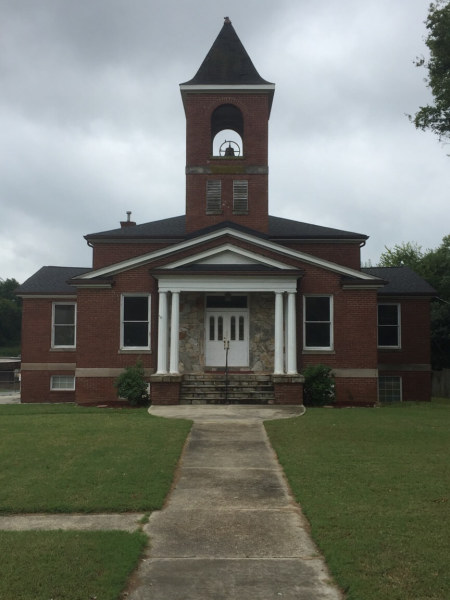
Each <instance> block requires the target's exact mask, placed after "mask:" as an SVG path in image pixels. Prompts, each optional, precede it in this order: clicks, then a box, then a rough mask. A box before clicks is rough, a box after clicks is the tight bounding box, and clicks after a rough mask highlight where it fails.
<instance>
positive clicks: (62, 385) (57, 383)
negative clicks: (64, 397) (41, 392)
mask: <svg viewBox="0 0 450 600" xmlns="http://www.w3.org/2000/svg"><path fill="white" fill-rule="evenodd" d="M50 389H51V390H62V391H73V390H74V389H75V375H52V376H51V378H50Z"/></svg>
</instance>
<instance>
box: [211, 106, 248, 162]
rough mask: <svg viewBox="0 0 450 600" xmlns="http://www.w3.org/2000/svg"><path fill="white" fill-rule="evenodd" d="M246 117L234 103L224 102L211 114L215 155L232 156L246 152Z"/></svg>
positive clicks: (212, 142)
mask: <svg viewBox="0 0 450 600" xmlns="http://www.w3.org/2000/svg"><path fill="white" fill-rule="evenodd" d="M243 140H244V118H243V116H242V112H241V111H240V109H239V108H237V106H235V105H234V104H222V105H220V106H218V107H217V108H216V109H215V110H214V112H213V113H212V115H211V149H212V155H213V156H216V157H217V156H220V157H223V158H231V157H235V156H243V154H244V148H243V143H244V141H243Z"/></svg>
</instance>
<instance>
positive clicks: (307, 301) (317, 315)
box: [303, 296, 333, 350]
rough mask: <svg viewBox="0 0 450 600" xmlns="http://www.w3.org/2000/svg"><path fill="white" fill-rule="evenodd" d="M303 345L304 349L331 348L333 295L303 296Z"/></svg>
mask: <svg viewBox="0 0 450 600" xmlns="http://www.w3.org/2000/svg"><path fill="white" fill-rule="evenodd" d="M303 347H304V349H305V350H332V349H333V297H332V296H304V297H303Z"/></svg>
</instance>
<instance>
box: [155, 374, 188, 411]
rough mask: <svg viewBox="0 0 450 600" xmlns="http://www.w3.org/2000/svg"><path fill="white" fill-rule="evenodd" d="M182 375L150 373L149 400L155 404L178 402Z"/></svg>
mask: <svg viewBox="0 0 450 600" xmlns="http://www.w3.org/2000/svg"><path fill="white" fill-rule="evenodd" d="M181 380H182V375H152V376H151V377H150V400H151V403H152V404H155V405H166V406H167V405H174V404H179V403H180V389H181Z"/></svg>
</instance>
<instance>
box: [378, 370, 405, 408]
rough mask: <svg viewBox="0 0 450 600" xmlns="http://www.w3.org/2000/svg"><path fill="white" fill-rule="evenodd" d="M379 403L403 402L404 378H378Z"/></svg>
mask: <svg viewBox="0 0 450 600" xmlns="http://www.w3.org/2000/svg"><path fill="white" fill-rule="evenodd" d="M378 401H379V402H401V401H402V378H401V377H396V376H389V377H383V376H381V377H379V378H378Z"/></svg>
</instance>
